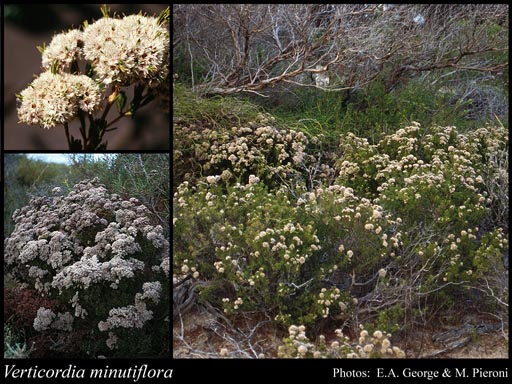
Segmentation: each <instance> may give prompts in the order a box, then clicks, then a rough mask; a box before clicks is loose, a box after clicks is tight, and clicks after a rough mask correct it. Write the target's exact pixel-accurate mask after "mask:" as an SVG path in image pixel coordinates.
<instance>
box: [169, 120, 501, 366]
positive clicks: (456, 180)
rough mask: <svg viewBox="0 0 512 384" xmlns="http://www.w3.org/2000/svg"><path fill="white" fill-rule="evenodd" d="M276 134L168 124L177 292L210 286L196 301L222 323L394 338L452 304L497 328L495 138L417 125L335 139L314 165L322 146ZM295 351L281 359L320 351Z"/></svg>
mask: <svg viewBox="0 0 512 384" xmlns="http://www.w3.org/2000/svg"><path fill="white" fill-rule="evenodd" d="M276 125H277V124H276V123H275V122H274V121H273V120H272V118H270V117H267V116H264V117H263V118H262V119H260V120H254V119H253V120H252V121H248V122H246V121H242V122H241V123H240V125H236V126H234V127H232V128H230V129H217V130H214V129H210V128H208V126H206V127H205V126H202V125H201V124H199V123H198V124H196V125H195V126H193V127H190V126H188V127H187V126H175V128H174V129H175V131H176V132H177V134H178V135H177V140H178V141H179V146H178V148H177V150H176V151H175V152H174V160H175V163H176V162H177V164H179V165H180V164H181V165H185V164H191V165H192V166H191V167H190V166H189V167H186V168H185V169H186V170H187V172H186V173H185V171H182V172H175V173H174V183H175V188H176V189H175V193H174V199H173V229H174V236H173V278H174V282H175V284H176V285H178V286H179V285H180V284H181V283H182V282H184V281H189V280H192V281H197V282H203V283H205V282H208V284H199V286H201V287H202V288H201V289H198V291H199V292H200V295H199V296H200V299H199V300H203V301H208V302H209V303H210V304H212V305H214V306H215V307H217V308H220V309H222V310H223V312H224V313H225V314H227V315H229V316H235V315H236V314H237V313H255V312H257V313H264V314H266V315H267V316H268V317H269V318H271V319H273V321H275V322H277V323H279V324H282V325H285V326H291V325H293V324H303V325H305V326H308V329H312V332H313V334H317V332H318V330H320V328H321V327H323V326H325V325H326V321H327V323H329V322H330V323H331V324H336V325H337V326H338V327H339V328H340V329H344V328H349V329H352V330H353V331H354V332H355V331H356V330H358V327H359V326H360V325H361V324H363V323H364V324H368V327H369V329H372V330H376V329H388V330H390V331H392V332H393V333H394V334H395V332H398V334H399V333H400V331H403V330H406V329H411V328H412V327H415V326H418V325H424V324H426V323H427V322H428V321H430V320H431V319H432V318H433V317H434V316H436V315H438V314H439V313H440V312H439V311H442V310H445V309H447V308H459V309H460V308H461V307H460V303H462V302H465V303H470V305H471V306H475V307H478V308H480V309H482V310H489V311H492V312H493V313H495V314H497V315H498V316H500V317H502V318H503V319H504V318H505V316H506V313H507V311H508V305H507V303H508V288H507V277H506V267H505V264H506V261H505V259H506V254H507V252H508V241H507V234H506V230H507V226H508V224H507V223H508V214H507V213H506V212H508V198H507V194H508V176H507V172H508V162H507V159H508V157H507V155H506V154H507V153H508V133H507V131H506V129H505V128H503V127H491V126H488V127H485V128H480V129H476V130H474V131H470V132H466V133H463V132H460V131H459V130H457V128H456V127H440V126H435V125H431V126H425V127H423V126H421V125H420V124H417V123H413V124H410V125H409V126H405V127H396V130H395V131H394V132H391V133H382V134H381V135H380V136H379V138H378V139H377V140H374V141H373V142H370V141H369V140H368V139H367V138H364V137H359V136H357V135H355V134H352V133H348V134H343V135H342V136H341V137H340V138H339V143H340V145H339V147H338V148H337V149H335V150H334V151H333V152H331V153H328V154H325V153H324V154H322V156H320V154H319V153H316V152H315V148H318V146H316V147H315V145H316V143H319V142H321V140H322V137H311V136H310V137H307V138H306V136H305V135H303V134H301V133H300V132H296V131H293V130H287V129H286V128H283V127H280V126H279V127H277V126H276ZM388 132H389V131H388ZM311 143H313V144H314V145H310V144H311ZM184 149H186V150H184ZM298 157H300V159H299V158H298ZM505 207H506V209H505ZM304 338H305V336H304ZM304 340H305V342H306V341H307V342H309V340H307V339H306V338H305V339H304ZM294 343H295V341H293V340H292V341H290V340H288V341H286V340H285V344H286V346H285V347H284V348H285V349H286V351H288V352H285V349H283V353H284V354H283V357H292V356H293V357H297V356H298V357H304V356H303V355H307V354H308V353H309V352H311V353H314V352H315V351H317V349H315V348H317V347H315V348H313V349H310V348H309V347H308V352H307V353H306V352H305V353H303V352H304V348H301V349H300V350H299V349H298V348H299V347H300V346H296V345H295V344H294ZM386 344H387V343H386ZM365 345H366V344H365ZM312 346H313V345H311V347H312ZM290 348H291V349H290ZM294 348H295V349H294ZM318 348H320V347H318ZM322 348H323V347H322ZM362 348H363V349H364V346H362ZM371 348H372V347H367V350H370V349H371ZM379 348H380V346H379ZM318 350H319V349H318ZM391 351H392V353H391V355H393V354H394V355H395V356H398V354H400V355H401V353H399V352H398V350H395V351H394V352H393V348H391ZM385 352H386V353H387V352H388V350H387V348H385ZM347 353H352V352H350V351H349V352H347Z"/></svg>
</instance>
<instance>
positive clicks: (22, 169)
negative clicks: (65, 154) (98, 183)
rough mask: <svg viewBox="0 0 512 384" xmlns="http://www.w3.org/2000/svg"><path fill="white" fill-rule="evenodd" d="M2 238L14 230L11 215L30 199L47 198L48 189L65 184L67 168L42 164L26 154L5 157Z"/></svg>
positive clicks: (67, 173)
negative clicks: (36, 197) (35, 197)
mask: <svg viewBox="0 0 512 384" xmlns="http://www.w3.org/2000/svg"><path fill="white" fill-rule="evenodd" d="M4 158H5V175H4V176H5V179H4V237H6V236H8V234H10V233H11V232H12V230H13V229H14V223H13V221H12V214H13V212H14V211H15V210H16V209H18V208H20V207H22V206H24V205H27V203H28V201H29V200H30V197H32V196H47V195H48V194H49V193H50V191H51V189H52V188H53V187H55V186H57V185H63V184H65V183H66V181H67V179H68V176H69V168H68V167H67V166H66V165H63V164H55V163H45V162H43V161H40V160H33V159H29V158H28V157H27V156H26V155H21V154H10V153H8V154H5V157H4Z"/></svg>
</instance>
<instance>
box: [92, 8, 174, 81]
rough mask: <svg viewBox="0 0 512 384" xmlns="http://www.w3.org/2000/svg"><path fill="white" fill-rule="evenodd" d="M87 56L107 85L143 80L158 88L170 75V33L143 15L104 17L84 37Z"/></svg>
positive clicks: (152, 18)
mask: <svg viewBox="0 0 512 384" xmlns="http://www.w3.org/2000/svg"><path fill="white" fill-rule="evenodd" d="M83 39H84V56H85V58H86V59H87V60H90V61H92V62H93V64H94V70H95V72H96V75H97V76H98V78H99V80H100V81H102V82H103V83H104V84H107V85H108V84H110V83H112V82H118V83H122V84H125V85H126V84H131V83H133V82H135V81H138V80H140V79H143V80H145V81H146V82H147V83H148V84H150V85H152V83H153V82H154V85H158V84H159V83H160V82H161V81H163V80H166V79H167V75H168V73H169V62H170V58H169V53H170V44H169V34H168V31H167V29H166V28H164V27H163V26H161V25H158V24H157V19H156V18H154V17H147V16H142V15H131V16H126V17H124V18H123V19H115V18H103V19H100V20H98V21H96V22H94V23H93V24H90V25H89V26H87V27H86V28H85V30H84V34H83Z"/></svg>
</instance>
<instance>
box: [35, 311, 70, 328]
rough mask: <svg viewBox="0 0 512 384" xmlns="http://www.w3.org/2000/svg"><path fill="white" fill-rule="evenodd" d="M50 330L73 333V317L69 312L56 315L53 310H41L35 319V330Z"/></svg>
mask: <svg viewBox="0 0 512 384" xmlns="http://www.w3.org/2000/svg"><path fill="white" fill-rule="evenodd" d="M50 328H52V329H58V330H61V331H68V332H69V331H71V330H72V329H73V316H72V315H71V314H70V313H69V312H66V313H58V314H55V313H54V312H53V311H52V310H51V309H47V308H43V307H41V308H39V309H38V310H37V316H36V318H35V319H34V329H35V330H36V331H45V330H47V329H50Z"/></svg>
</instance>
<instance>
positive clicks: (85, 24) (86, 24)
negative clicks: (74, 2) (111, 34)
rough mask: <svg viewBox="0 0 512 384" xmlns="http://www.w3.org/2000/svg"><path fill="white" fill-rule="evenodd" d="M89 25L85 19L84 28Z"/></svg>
mask: <svg viewBox="0 0 512 384" xmlns="http://www.w3.org/2000/svg"><path fill="white" fill-rule="evenodd" d="M88 26H89V22H88V21H87V20H85V21H84V29H85V28H87V27H88Z"/></svg>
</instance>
